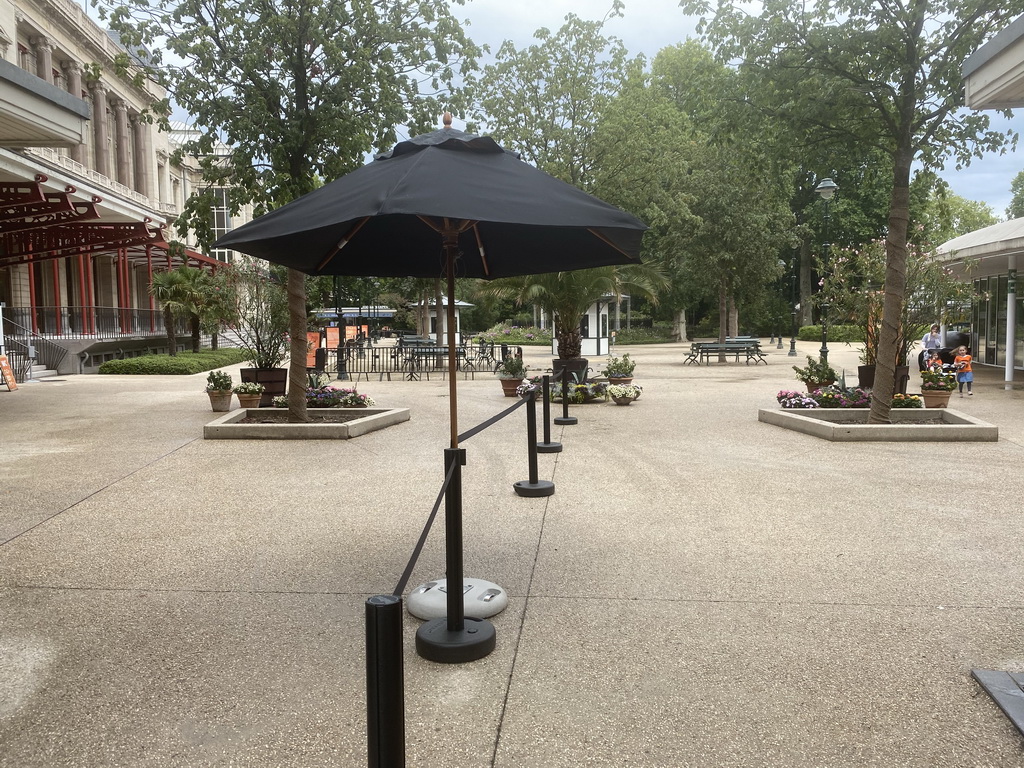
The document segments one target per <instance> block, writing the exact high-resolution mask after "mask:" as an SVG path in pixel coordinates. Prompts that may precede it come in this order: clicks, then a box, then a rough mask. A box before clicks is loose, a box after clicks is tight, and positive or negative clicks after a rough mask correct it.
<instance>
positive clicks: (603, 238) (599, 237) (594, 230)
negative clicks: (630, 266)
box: [587, 227, 636, 261]
mask: <svg viewBox="0 0 1024 768" xmlns="http://www.w3.org/2000/svg"><path fill="white" fill-rule="evenodd" d="M587 232H589V233H590V234H592V235H593V236H594V237H596V238H597V239H598V240H600V241H602V242H603V243H605V244H606V245H609V246H611V247H612V248H614V249H615V250H616V251H618V252H619V253H621V254H622V255H623V256H625V257H626V258H627V259H629V260H630V261H635V260H636V259H634V257H632V256H630V255H629V254H628V253H626V252H625V251H624V250H622V249H621V248H619V246H617V245H616V244H615V243H613V242H612V241H611V240H609V239H608V238H607V237H605V236H604V235H602V234H601V233H600V232H598V231H597V230H596V229H593V228H591V227H587Z"/></svg>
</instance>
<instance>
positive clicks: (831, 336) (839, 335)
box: [796, 325, 864, 344]
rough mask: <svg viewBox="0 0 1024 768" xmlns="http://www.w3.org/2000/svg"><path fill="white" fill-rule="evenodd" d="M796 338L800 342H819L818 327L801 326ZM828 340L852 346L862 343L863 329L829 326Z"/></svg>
mask: <svg viewBox="0 0 1024 768" xmlns="http://www.w3.org/2000/svg"><path fill="white" fill-rule="evenodd" d="M796 337H797V338H798V339H799V340H800V341H821V326H820V325H802V326H800V330H799V331H798V332H797V334H796ZM828 340H829V341H835V342H843V341H848V342H850V343H852V344H858V343H859V344H863V343H864V329H863V328H862V327H861V326H859V325H830V326H829V327H828Z"/></svg>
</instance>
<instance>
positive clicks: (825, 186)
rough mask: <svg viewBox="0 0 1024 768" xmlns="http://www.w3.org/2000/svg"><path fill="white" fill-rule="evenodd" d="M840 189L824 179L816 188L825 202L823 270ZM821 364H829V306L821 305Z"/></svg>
mask: <svg viewBox="0 0 1024 768" xmlns="http://www.w3.org/2000/svg"><path fill="white" fill-rule="evenodd" d="M838 189H839V185H838V184H836V183H835V182H834V181H832V179H822V180H821V181H819V182H818V186H816V187H815V188H814V191H815V192H817V193H818V194H819V195H820V196H821V199H822V200H824V201H825V219H824V221H825V242H824V243H822V253H821V262H822V266H823V269H824V267H826V266H827V263H826V262H827V260H828V251H829V248H830V247H831V244H830V243H829V241H828V204H829V202H830V201H831V200H832V196H833V195H835V193H836V191H837V190H838ZM819 352H820V353H821V362H823V363H827V362H828V304H822V305H821V349H820V350H819Z"/></svg>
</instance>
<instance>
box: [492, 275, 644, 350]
mask: <svg viewBox="0 0 1024 768" xmlns="http://www.w3.org/2000/svg"><path fill="white" fill-rule="evenodd" d="M662 287H664V279H663V278H662V277H661V275H660V274H659V273H658V272H657V271H656V270H654V269H652V268H651V267H649V266H646V265H636V266H626V267H599V268H596V269H577V270H574V271H572V272H546V273H544V274H540V275H522V276H519V277H505V278H501V279H500V280H495V281H493V282H490V283H488V282H483V283H481V284H480V286H479V288H478V291H479V293H480V294H482V295H485V296H493V297H496V298H499V299H512V300H514V301H515V302H516V303H517V304H520V305H530V304H535V305H537V306H539V307H540V308H541V309H543V310H544V311H545V312H547V313H549V314H550V316H551V318H552V320H553V321H554V324H555V333H554V335H555V339H556V340H557V341H558V357H559V358H560V359H563V360H566V359H573V358H578V357H580V352H581V347H582V337H581V335H580V318H582V317H583V316H584V315H585V314H586V313H587V310H588V309H589V308H590V305H591V304H593V303H594V302H595V301H598V300H599V299H601V298H603V297H605V296H615V297H616V298H620V297H621V296H622V294H623V293H625V292H636V293H639V294H642V295H644V296H646V297H648V298H649V299H651V300H656V299H657V295H658V291H659V290H660V289H661V288H662Z"/></svg>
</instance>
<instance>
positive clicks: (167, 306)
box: [149, 269, 188, 356]
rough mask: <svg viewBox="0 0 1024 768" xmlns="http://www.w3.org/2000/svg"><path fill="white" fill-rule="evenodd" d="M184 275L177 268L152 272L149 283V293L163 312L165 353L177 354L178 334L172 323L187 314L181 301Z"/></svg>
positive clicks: (186, 309)
mask: <svg viewBox="0 0 1024 768" xmlns="http://www.w3.org/2000/svg"><path fill="white" fill-rule="evenodd" d="M183 281H184V277H183V276H182V274H181V272H180V271H179V270H177V269H171V270H167V271H164V272H154V273H153V279H152V281H151V282H150V284H149V293H150V295H151V296H152V297H153V298H154V299H156V300H157V301H158V302H160V307H161V308H162V309H163V313H164V329H165V330H166V332H167V353H168V354H169V355H171V356H174V355H177V354H178V336H177V333H176V332H175V328H174V324H175V322H176V320H177V318H179V317H187V316H188V308H187V307H186V306H185V304H184V302H183V300H182V299H183V284H184V283H183Z"/></svg>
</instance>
